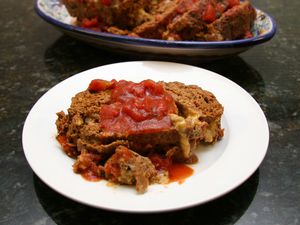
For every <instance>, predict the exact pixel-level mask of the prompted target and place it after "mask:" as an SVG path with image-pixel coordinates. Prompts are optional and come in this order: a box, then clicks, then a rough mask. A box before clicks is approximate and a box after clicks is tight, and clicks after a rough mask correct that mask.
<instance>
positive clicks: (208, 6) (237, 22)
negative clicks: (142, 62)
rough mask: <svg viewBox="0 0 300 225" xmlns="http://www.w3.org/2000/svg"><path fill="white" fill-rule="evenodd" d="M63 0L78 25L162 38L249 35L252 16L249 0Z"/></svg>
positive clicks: (223, 38)
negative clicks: (242, 0) (241, 0)
mask: <svg viewBox="0 0 300 225" xmlns="http://www.w3.org/2000/svg"><path fill="white" fill-rule="evenodd" d="M230 2H236V3H235V4H234V5H231V4H232V3H230ZM63 3H64V4H65V5H66V8H67V10H68V11H69V13H70V15H71V16H73V17H76V18H77V22H78V25H79V26H83V27H88V28H92V29H96V30H101V31H104V32H110V33H115V34H120V35H131V36H137V37H143V38H154V39H165V40H198V41H222V40H233V39H242V38H245V37H249V36H250V34H251V32H250V31H251V27H252V25H253V22H254V19H255V17H256V11H255V9H254V8H253V7H252V6H251V4H250V2H249V1H244V2H241V3H239V1H232V0H174V1H170V0H140V1H131V0H81V1H79V0H63ZM207 13H208V14H207ZM86 20H87V21H88V22H87V23H86ZM89 20H92V21H93V22H92V23H91V22H90V21H89ZM87 24H88V25H87ZM86 25H87V26H86Z"/></svg>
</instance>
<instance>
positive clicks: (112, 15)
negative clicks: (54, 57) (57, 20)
mask: <svg viewBox="0 0 300 225" xmlns="http://www.w3.org/2000/svg"><path fill="white" fill-rule="evenodd" d="M63 3H64V4H65V6H66V8H67V10H68V12H69V13H70V15H71V16H73V17H76V18H77V20H78V22H79V24H80V23H81V22H82V21H83V19H85V18H87V19H92V18H95V17H97V18H98V20H99V21H100V22H101V23H103V24H104V25H110V26H112V25H113V26H118V27H120V28H123V29H124V28H125V29H126V28H130V27H134V26H137V25H139V24H141V23H142V22H145V21H147V20H148V19H149V18H148V17H149V16H150V15H149V12H148V11H149V10H150V7H151V5H152V4H157V0H139V1H132V0H111V1H103V0H82V1H78V0H63Z"/></svg>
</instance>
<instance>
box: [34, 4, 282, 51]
mask: <svg viewBox="0 0 300 225" xmlns="http://www.w3.org/2000/svg"><path fill="white" fill-rule="evenodd" d="M48 3H49V4H52V5H50V7H56V9H61V8H62V7H64V6H63V5H62V3H61V2H60V0H36V2H35V7H34V8H35V11H36V13H37V14H38V15H39V16H40V17H41V18H42V19H44V20H45V21H46V22H48V23H50V24H52V25H55V26H57V27H59V28H62V29H63V30H66V31H70V32H75V33H78V34H84V35H88V36H91V37H94V38H98V39H102V40H107V41H110V42H116V43H126V44H134V45H139V46H151V47H164V48H182V49H184V48H185V49H186V48H189V49H217V48H239V47H251V46H254V45H258V44H261V43H263V42H266V41H268V40H270V39H271V38H272V37H273V36H274V35H275V33H276V29H277V25H276V22H275V20H274V19H273V18H272V17H271V16H270V15H269V14H267V13H265V12H263V11H261V10H259V9H256V11H257V14H258V16H257V18H256V20H258V19H261V21H262V23H261V24H260V25H259V26H260V27H259V28H257V27H256V28H254V31H252V33H253V34H254V37H252V38H247V39H240V40H230V41H168V40H160V39H149V38H140V37H130V36H125V35H117V34H112V33H107V32H100V31H94V30H91V29H88V28H81V27H78V26H76V25H72V24H68V23H66V22H63V21H61V20H59V19H57V18H55V17H54V15H52V16H51V15H50V13H49V12H48V13H47V12H46V11H45V10H47V9H45V8H44V7H47V6H46V5H45V4H48ZM48 7H49V6H48ZM48 10H49V8H48ZM61 10H63V11H64V12H63V13H62V15H61V16H63V17H64V16H68V15H67V11H66V9H65V8H64V9H61ZM53 11H55V10H53ZM255 26H258V25H257V24H255V25H254V27H255ZM257 29H260V31H258V30H257Z"/></svg>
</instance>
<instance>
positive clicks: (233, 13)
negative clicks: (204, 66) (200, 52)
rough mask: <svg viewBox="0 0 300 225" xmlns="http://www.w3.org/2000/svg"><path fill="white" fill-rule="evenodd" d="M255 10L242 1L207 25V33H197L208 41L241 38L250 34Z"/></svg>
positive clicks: (248, 3)
mask: <svg viewBox="0 0 300 225" xmlns="http://www.w3.org/2000/svg"><path fill="white" fill-rule="evenodd" d="M255 18H256V11H255V9H254V8H253V6H252V5H251V4H250V2H249V1H245V2H242V3H241V4H240V5H237V6H235V7H233V8H231V9H229V10H227V11H226V12H225V13H224V14H222V16H221V17H220V18H219V19H217V20H215V21H214V22H213V23H211V24H210V25H209V26H208V32H207V34H197V35H196V36H198V37H199V38H203V39H205V40H208V41H224V40H235V39H243V38H246V37H247V36H251V27H252V25H253V22H254V20H255Z"/></svg>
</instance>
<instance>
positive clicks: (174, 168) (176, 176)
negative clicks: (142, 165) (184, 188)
mask: <svg viewBox="0 0 300 225" xmlns="http://www.w3.org/2000/svg"><path fill="white" fill-rule="evenodd" d="M148 157H149V159H150V160H151V162H152V163H153V165H154V166H155V168H156V169H157V170H166V171H168V173H169V182H176V181H177V182H179V183H182V182H184V180H185V179H186V178H188V177H190V176H191V175H193V173H194V170H193V169H192V168H190V167H188V166H187V165H185V164H183V163H174V162H172V159H169V158H164V157H163V156H161V155H159V154H150V155H149V156H148Z"/></svg>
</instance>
